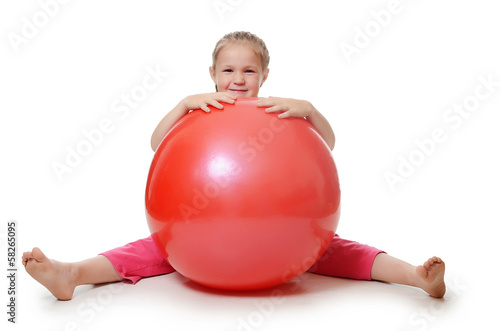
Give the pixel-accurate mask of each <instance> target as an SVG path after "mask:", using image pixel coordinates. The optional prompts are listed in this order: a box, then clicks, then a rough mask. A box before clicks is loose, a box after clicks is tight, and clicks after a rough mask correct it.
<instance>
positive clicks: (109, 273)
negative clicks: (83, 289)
mask: <svg viewBox="0 0 500 331" xmlns="http://www.w3.org/2000/svg"><path fill="white" fill-rule="evenodd" d="M23 265H24V266H25V267H26V271H27V272H28V274H30V276H31V277H33V278H34V279H35V280H37V281H38V282H39V283H40V284H42V285H43V286H45V287H46V288H47V289H48V290H49V291H50V293H52V294H53V295H54V296H55V297H56V298H58V299H59V300H70V299H71V297H72V296H73V292H74V291H75V288H76V287H77V286H78V285H84V284H101V283H110V282H117V281H120V280H122V279H123V278H122V277H121V276H120V275H119V274H118V273H117V272H116V270H115V268H113V265H112V264H111V262H110V261H109V260H108V259H107V258H106V257H104V256H102V255H99V256H96V257H93V258H90V259H87V260H84V261H80V262H75V263H64V262H59V261H56V260H50V259H48V258H47V257H46V256H45V254H43V252H42V251H41V250H40V249H39V248H38V247H35V248H33V250H32V251H31V252H25V253H24V254H23Z"/></svg>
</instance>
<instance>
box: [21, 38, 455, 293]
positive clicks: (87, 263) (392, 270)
mask: <svg viewBox="0 0 500 331" xmlns="http://www.w3.org/2000/svg"><path fill="white" fill-rule="evenodd" d="M268 65H269V53H268V50H267V47H266V45H265V44H264V42H263V41H262V40H261V39H260V38H258V37H257V36H255V35H253V34H251V33H248V32H233V33H229V34H227V35H225V36H224V37H223V38H222V39H221V40H219V41H218V43H217V44H216V46H215V50H214V51H213V54H212V66H211V67H210V68H209V69H210V76H211V77H212V79H213V81H214V83H215V88H216V91H217V92H215V93H207V94H197V95H191V96H188V97H186V98H184V99H183V100H181V101H180V102H179V104H178V105H177V106H175V108H174V109H172V110H171V111H170V112H169V113H168V114H167V115H166V116H165V117H164V118H163V119H162V120H161V121H160V123H159V124H158V126H157V127H156V129H155V131H154V132H153V136H152V138H151V147H152V149H153V151H155V150H156V149H157V148H158V145H159V144H160V142H161V140H162V139H163V137H164V136H165V134H166V133H167V132H168V131H169V130H170V128H171V127H172V126H173V125H174V124H175V122H177V121H178V120H179V119H180V118H181V117H182V116H184V115H186V114H187V113H188V112H190V111H194V110H200V109H201V110H202V111H205V112H210V109H209V107H208V106H209V105H210V106H213V107H215V108H218V109H222V108H223V105H222V103H228V104H232V103H234V102H235V99H237V98H238V97H257V96H258V93H259V89H260V87H261V86H262V84H263V83H264V82H265V81H266V79H267V76H268V74H269V69H268ZM258 105H259V106H260V107H264V108H266V111H267V112H278V113H280V114H279V118H281V119H283V120H285V119H286V118H287V117H291V116H293V117H305V118H306V119H307V120H308V121H309V122H310V123H311V124H312V125H314V127H315V128H316V129H317V130H318V132H319V133H320V134H321V136H322V137H323V139H324V140H325V141H326V143H327V144H328V146H329V147H330V149H333V147H334V145H335V135H334V133H333V130H332V128H331V126H330V124H329V123H328V121H327V120H326V119H325V117H323V115H321V113H320V112H319V111H318V110H317V109H316V108H314V106H313V105H312V104H311V103H309V102H307V101H304V100H296V99H284V98H274V97H271V98H266V99H260V100H259V101H258ZM22 261H23V265H24V266H25V268H26V271H27V272H28V273H29V274H30V275H31V276H32V277H33V278H34V279H35V280H37V281H38V282H40V283H41V284H42V285H43V286H45V287H46V288H47V289H48V290H49V291H50V292H51V293H52V294H53V295H54V296H55V297H56V298H58V299H59V300H70V299H71V298H72V296H73V292H74V290H75V288H76V286H78V285H83V284H101V283H109V282H117V281H128V282H131V283H132V284H135V283H136V282H137V281H139V280H140V279H141V278H143V277H150V276H156V275H162V274H167V273H170V272H173V271H175V270H174V268H172V266H170V264H169V263H168V261H166V260H165V259H164V258H163V255H162V254H161V253H160V251H159V250H158V249H157V247H156V245H155V243H154V241H153V240H152V237H151V236H150V237H148V238H145V239H141V240H138V241H136V242H132V243H129V244H127V245H125V246H123V247H118V248H115V249H112V250H110V251H107V252H104V253H102V254H100V255H98V256H95V257H92V258H90V259H87V260H84V261H80V262H75V263H63V262H59V261H56V260H50V259H48V258H47V257H46V256H45V255H44V254H43V253H42V251H41V250H40V249H39V248H36V247H35V248H33V250H32V251H30V252H25V253H24V254H23V259H22ZM309 271H310V272H314V273H317V274H322V275H328V276H335V277H344V278H351V279H365V280H379V281H384V282H391V283H398V284H404V285H410V286H415V287H419V288H421V289H422V290H424V291H426V292H427V293H428V294H429V295H431V296H433V297H436V298H440V297H442V296H443V295H444V294H445V291H446V286H445V283H444V271H445V265H444V262H443V261H442V260H441V259H440V258H438V257H432V258H430V259H428V260H427V261H425V263H424V264H423V265H420V266H417V267H416V266H413V265H410V264H408V263H406V262H404V261H402V260H399V259H397V258H395V257H392V256H390V255H388V254H386V253H385V252H383V251H381V250H379V249H376V248H373V247H371V246H367V245H362V244H359V243H357V242H353V241H348V240H345V239H342V238H340V237H338V235H335V237H334V238H333V240H332V242H331V243H330V246H329V248H328V249H327V251H326V252H325V254H324V255H323V256H322V257H321V258H320V259H319V260H318V262H317V263H316V264H315V265H313V266H312V267H311V269H310V270H309Z"/></svg>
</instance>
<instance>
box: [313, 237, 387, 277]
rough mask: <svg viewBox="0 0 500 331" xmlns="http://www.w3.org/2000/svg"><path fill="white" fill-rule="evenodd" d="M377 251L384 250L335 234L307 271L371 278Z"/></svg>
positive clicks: (337, 275) (327, 274) (336, 275)
mask: <svg viewBox="0 0 500 331" xmlns="http://www.w3.org/2000/svg"><path fill="white" fill-rule="evenodd" d="M379 253H384V251H381V250H380V249H377V248H374V247H371V246H368V245H363V244H360V243H357V242H355V241H350V240H346V239H342V238H340V237H339V236H338V235H335V237H333V239H332V242H331V243H330V246H329V247H328V249H327V250H326V252H325V253H324V254H323V255H322V256H321V258H320V259H319V260H318V262H316V264H314V265H313V266H312V267H311V268H310V269H309V270H308V271H309V272H313V273H316V274H321V275H326V276H334V277H343V278H351V279H364V280H371V270H372V266H373V261H374V260H375V257H376V256H377V255H378V254H379Z"/></svg>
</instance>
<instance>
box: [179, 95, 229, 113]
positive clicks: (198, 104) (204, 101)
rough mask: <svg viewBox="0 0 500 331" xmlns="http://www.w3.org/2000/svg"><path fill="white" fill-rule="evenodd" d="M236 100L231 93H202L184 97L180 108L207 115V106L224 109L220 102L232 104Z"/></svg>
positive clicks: (208, 110) (208, 109)
mask: <svg viewBox="0 0 500 331" xmlns="http://www.w3.org/2000/svg"><path fill="white" fill-rule="evenodd" d="M235 99H236V95H234V94H233V93H231V92H214V93H203V94H194V95H190V96H187V97H185V98H184V99H183V100H182V106H183V107H184V108H185V110H186V111H190V110H196V109H201V110H203V111H205V112H207V113H209V112H210V108H208V106H213V107H215V108H217V109H222V108H224V106H223V105H221V104H220V102H225V103H229V104H233V103H234V100H235Z"/></svg>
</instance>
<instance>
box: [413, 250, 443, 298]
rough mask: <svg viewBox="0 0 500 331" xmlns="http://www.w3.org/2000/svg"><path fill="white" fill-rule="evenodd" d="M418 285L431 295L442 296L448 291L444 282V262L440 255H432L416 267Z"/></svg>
mask: <svg viewBox="0 0 500 331" xmlns="http://www.w3.org/2000/svg"><path fill="white" fill-rule="evenodd" d="M416 271H417V286H418V287H420V288H421V289H422V290H424V291H425V292H427V293H429V295H430V296H431V297H434V298H442V297H443V296H444V294H445V292H446V285H445V283H444V262H443V261H442V260H441V259H440V258H439V257H435V256H434V257H431V258H430V259H428V260H427V261H425V263H424V264H423V265H420V266H418V267H417V269H416Z"/></svg>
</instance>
